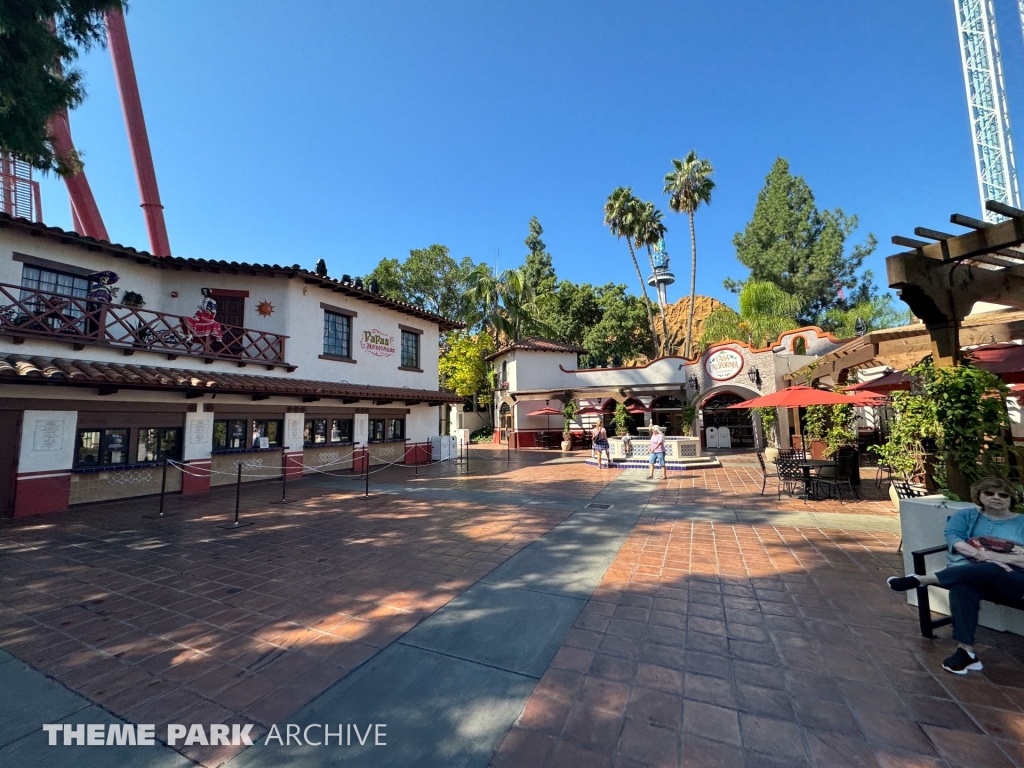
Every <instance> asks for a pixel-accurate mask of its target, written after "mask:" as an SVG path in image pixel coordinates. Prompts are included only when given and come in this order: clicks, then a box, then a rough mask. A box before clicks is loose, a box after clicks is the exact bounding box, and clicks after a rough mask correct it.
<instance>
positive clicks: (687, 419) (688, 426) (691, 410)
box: [679, 397, 697, 436]
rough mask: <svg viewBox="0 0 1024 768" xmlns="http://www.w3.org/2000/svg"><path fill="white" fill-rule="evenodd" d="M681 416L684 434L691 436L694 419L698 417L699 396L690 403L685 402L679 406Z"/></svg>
mask: <svg viewBox="0 0 1024 768" xmlns="http://www.w3.org/2000/svg"><path fill="white" fill-rule="evenodd" d="M679 416H680V418H681V422H682V423H681V424H680V427H681V429H682V431H683V435H685V436H690V435H692V434H693V420H694V419H696V418H697V397H694V398H693V400H692V401H691V402H689V403H687V402H684V403H683V404H682V406H681V407H680V408H679Z"/></svg>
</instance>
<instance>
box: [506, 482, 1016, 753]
mask: <svg viewBox="0 0 1024 768" xmlns="http://www.w3.org/2000/svg"><path fill="white" fill-rule="evenodd" d="M758 487H760V485H758ZM898 539H899V537H898V536H894V535H889V534H871V533H864V532H856V533H845V532H843V531H839V530H821V529H816V528H815V529H798V528H782V527H779V528H775V527H770V526H751V525H721V524H712V523H705V522H688V521H669V520H654V521H650V520H647V519H646V518H645V519H643V520H641V522H640V523H639V524H638V525H637V527H636V528H635V529H634V532H633V534H632V536H631V537H630V539H629V540H628V541H627V543H626V544H625V545H624V546H623V547H622V549H621V551H620V553H619V556H618V558H617V559H616V560H615V562H614V563H613V565H612V566H611V567H610V568H609V570H608V572H607V573H606V575H605V578H604V580H603V582H602V584H601V586H600V587H599V588H598V589H597V591H596V592H595V593H594V595H593V597H592V599H591V600H590V602H589V603H588V605H587V607H586V609H585V610H584V612H583V614H582V615H581V616H580V618H579V620H578V621H577V623H576V627H575V628H574V629H573V630H571V631H570V632H569V634H568V636H567V637H566V639H565V641H564V644H563V646H562V648H561V649H560V650H559V652H558V655H557V656H556V657H555V660H554V661H553V663H552V665H551V668H550V669H549V670H548V671H547V673H546V674H545V675H544V677H543V678H542V680H541V682H540V683H539V684H538V686H537V688H536V689H535V691H534V693H533V696H532V697H531V698H530V700H529V702H528V703H527V705H526V707H525V709H524V712H523V714H522V716H521V717H520V718H519V720H518V722H517V723H516V725H515V727H514V728H513V730H512V731H511V732H510V733H509V735H508V736H507V737H506V739H505V741H504V742H503V744H502V747H501V748H500V750H499V751H498V754H497V755H496V757H495V759H494V761H493V763H492V765H493V766H494V767H495V768H499V767H501V768H508V767H510V766H523V767H524V768H525V767H526V766H529V767H530V768H555V767H556V766H558V767H561V766H583V765H585V766H593V767H594V768H597V767H599V766H612V765H614V766H621V767H623V768H625V767H626V766H687V767H689V766H693V768H711V767H712V766H716V767H717V766H721V767H723V768H724V767H726V766H770V765H777V766H783V765H785V766H793V765H804V764H814V765H817V766H827V767H828V768H833V767H834V766H858V767H859V768H860V767H864V766H885V767H895V766H907V767H910V766H914V767H917V766H921V767H922V768H923V767H924V766H948V767H949V768H955V767H959V766H1007V767H1008V768H1009V767H1010V766H1012V765H1014V764H1016V765H1017V766H1018V767H1019V766H1024V665H1022V661H1024V642H1022V638H1020V637H1017V636H1015V635H1003V634H1001V633H995V632H990V631H985V630H981V631H980V635H979V637H980V638H981V642H979V646H978V647H979V653H980V655H981V657H982V658H983V660H984V662H985V671H984V673H972V674H971V675H969V676H967V677H966V678H957V677H954V676H953V675H950V674H948V673H946V672H943V671H942V670H941V669H940V668H939V664H940V662H941V660H942V659H943V658H944V657H945V655H947V654H948V653H949V652H950V650H951V644H950V643H949V642H948V640H937V641H927V640H923V639H921V638H920V637H919V636H918V632H917V626H916V622H915V613H914V612H913V610H912V609H911V608H909V607H908V606H907V605H906V602H905V600H904V599H903V598H902V597H901V596H897V595H894V594H893V593H892V592H891V591H890V590H888V589H887V588H886V586H885V584H884V579H885V577H886V576H888V575H890V574H893V573H896V572H897V571H898V570H899V569H901V568H902V560H901V558H900V556H899V555H897V554H896V552H895V550H896V546H897V544H898ZM941 634H943V636H945V637H948V630H946V631H944V632H942V633H941ZM1011 761H1012V762H1011Z"/></svg>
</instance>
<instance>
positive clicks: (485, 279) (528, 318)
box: [465, 264, 552, 341]
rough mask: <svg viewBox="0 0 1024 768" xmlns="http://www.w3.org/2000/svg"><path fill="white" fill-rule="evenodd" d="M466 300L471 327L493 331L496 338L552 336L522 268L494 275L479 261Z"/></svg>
mask: <svg viewBox="0 0 1024 768" xmlns="http://www.w3.org/2000/svg"><path fill="white" fill-rule="evenodd" d="M465 301H466V306H467V307H468V310H467V313H466V321H467V323H468V324H469V326H470V327H472V328H480V329H482V330H484V331H486V332H488V333H490V334H492V336H494V338H495V339H496V340H497V339H498V338H499V337H504V340H505V341H519V340H520V339H524V338H528V337H530V336H550V335H552V332H551V328H550V327H549V326H548V324H547V323H546V322H545V321H544V320H543V319H542V317H541V313H540V308H539V307H538V306H537V296H536V294H535V293H534V290H533V286H532V285H530V283H529V282H528V281H527V278H526V274H525V273H524V272H523V270H522V269H506V270H505V271H504V272H502V273H501V274H500V275H495V274H494V271H493V270H492V269H491V268H490V267H488V266H487V265H486V264H480V265H479V266H478V267H477V268H476V269H474V270H473V271H472V272H471V273H470V275H469V279H468V280H467V289H466V292H465Z"/></svg>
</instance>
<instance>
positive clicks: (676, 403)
mask: <svg viewBox="0 0 1024 768" xmlns="http://www.w3.org/2000/svg"><path fill="white" fill-rule="evenodd" d="M682 407H683V401H682V400H680V399H679V398H678V397H676V396H675V395H662V396H661V397H658V398H655V399H654V400H653V401H652V402H651V424H657V425H658V426H659V427H661V429H662V431H663V432H664V433H665V434H666V435H681V434H683V414H682V413H681V412H680V409H681V408H682Z"/></svg>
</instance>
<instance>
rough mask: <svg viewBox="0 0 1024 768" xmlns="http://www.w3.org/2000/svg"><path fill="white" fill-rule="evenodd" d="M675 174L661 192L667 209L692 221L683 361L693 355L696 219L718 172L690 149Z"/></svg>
mask: <svg viewBox="0 0 1024 768" xmlns="http://www.w3.org/2000/svg"><path fill="white" fill-rule="evenodd" d="M672 166H673V170H672V171H669V172H668V173H667V174H665V187H664V189H663V190H662V191H663V192H664V193H665V194H667V195H668V196H669V198H668V207H669V208H671V209H672V210H673V211H675V212H676V213H685V214H687V216H689V219H690V311H689V313H688V317H687V319H686V345H685V348H684V351H683V356H684V357H690V355H691V353H692V352H693V310H694V306H695V304H696V302H695V300H696V298H697V230H696V229H695V228H694V224H693V215H694V213H696V212H697V209H698V208H699V207H700V204H701V203H704V204H705V205H710V204H711V192H712V190H713V189H714V188H715V182H714V181H712V179H711V174H713V173H714V172H715V169H714V167H713V166H712V165H711V161H710V160H707V159H705V158H701V157H697V150H695V149H691V150H690V153H689V154H688V155H687V156H686V157H685V158H684V159H683V160H676V159H673V160H672Z"/></svg>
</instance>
